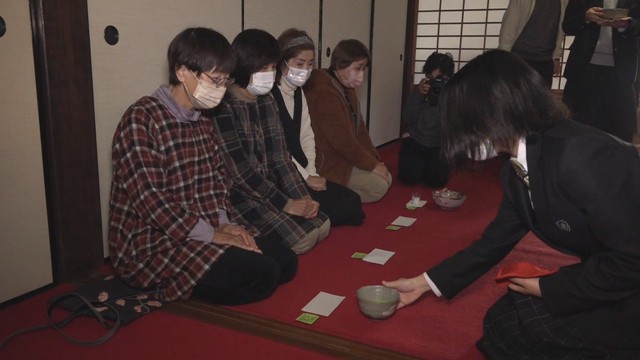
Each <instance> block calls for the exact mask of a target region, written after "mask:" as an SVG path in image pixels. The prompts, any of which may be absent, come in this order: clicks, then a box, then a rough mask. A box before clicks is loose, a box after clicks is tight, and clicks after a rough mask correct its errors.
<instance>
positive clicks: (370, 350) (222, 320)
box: [164, 300, 419, 360]
mask: <svg viewBox="0 0 640 360" xmlns="http://www.w3.org/2000/svg"><path fill="white" fill-rule="evenodd" d="M164 310H165V311H167V312H170V313H172V314H175V315H180V316H185V317H188V318H191V319H194V320H199V321H205V322H209V323H211V324H215V325H218V326H222V327H225V328H229V329H232V330H236V331H240V332H244V333H249V334H252V335H256V336H260V337H263V338H268V339H271V340H274V341H278V342H283V343H288V344H290V345H294V346H297V347H300V348H303V349H308V350H313V351H316V352H320V353H324V354H327V355H331V356H336V357H339V358H349V359H371V360H377V359H379V360H417V359H419V358H416V357H413V356H409V355H406V354H402V353H399V352H395V351H392V350H389V349H384V348H380V347H376V346H371V345H367V344H364V343H361V342H357V341H353V340H348V339H344V338H340V337H337V336H332V335H328V334H324V333H320V332H316V331H313V330H308V329H304V328H301V327H297V326H294V325H290V324H286V323H283V322H280V321H277V320H269V319H265V318H261V317H258V316H254V315H251V314H246V313H242V312H239V311H233V310H231V309H228V308H225V307H223V306H217V305H212V304H209V303H206V302H201V301H197V300H189V301H178V302H175V303H171V304H169V305H168V306H166V307H164Z"/></svg>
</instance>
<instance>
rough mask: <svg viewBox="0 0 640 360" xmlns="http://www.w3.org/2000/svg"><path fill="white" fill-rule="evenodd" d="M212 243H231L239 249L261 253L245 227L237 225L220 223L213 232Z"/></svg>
mask: <svg viewBox="0 0 640 360" xmlns="http://www.w3.org/2000/svg"><path fill="white" fill-rule="evenodd" d="M212 242H213V243H214V244H220V245H231V246H235V247H239V248H241V249H245V250H249V251H254V252H257V253H262V250H260V248H259V247H258V245H257V244H256V241H255V239H254V238H253V236H251V235H250V234H249V233H248V232H247V230H246V229H245V228H243V227H242V226H238V225H232V224H222V225H220V227H218V229H217V231H216V232H215V233H214V234H213V240H212Z"/></svg>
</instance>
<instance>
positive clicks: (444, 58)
mask: <svg viewBox="0 0 640 360" xmlns="http://www.w3.org/2000/svg"><path fill="white" fill-rule="evenodd" d="M454 66H455V65H454V64H453V57H452V56H451V54H449V53H446V54H442V53H439V52H437V51H434V52H433V53H431V55H429V57H428V58H427V60H426V61H425V62H424V65H423V66H422V73H423V74H425V75H429V74H431V73H432V72H433V71H434V70H436V69H440V72H441V73H442V75H445V76H447V77H451V76H453V68H454Z"/></svg>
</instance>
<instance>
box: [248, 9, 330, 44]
mask: <svg viewBox="0 0 640 360" xmlns="http://www.w3.org/2000/svg"><path fill="white" fill-rule="evenodd" d="M319 24H320V0H244V28H245V29H251V28H257V29H262V30H265V31H267V32H269V33H270V34H271V35H273V37H275V38H278V36H280V34H281V33H282V32H283V31H284V30H286V29H289V28H296V29H300V30H304V31H306V32H307V34H309V36H311V38H312V39H313V40H314V41H315V42H316V43H317V41H318V34H319Z"/></svg>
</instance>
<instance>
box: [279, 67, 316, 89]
mask: <svg viewBox="0 0 640 360" xmlns="http://www.w3.org/2000/svg"><path fill="white" fill-rule="evenodd" d="M286 65H287V68H288V70H287V75H286V76H285V79H286V80H287V81H288V82H289V83H290V84H291V85H293V86H298V87H300V86H303V85H304V84H305V83H306V82H307V80H309V76H311V69H309V70H307V69H298V68H294V67H293V66H289V64H286Z"/></svg>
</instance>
